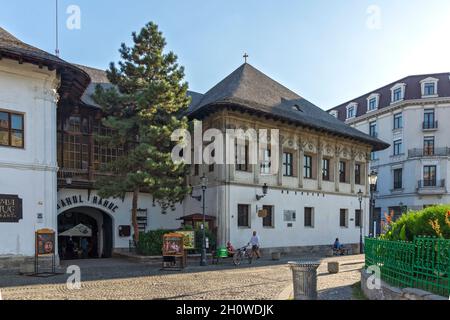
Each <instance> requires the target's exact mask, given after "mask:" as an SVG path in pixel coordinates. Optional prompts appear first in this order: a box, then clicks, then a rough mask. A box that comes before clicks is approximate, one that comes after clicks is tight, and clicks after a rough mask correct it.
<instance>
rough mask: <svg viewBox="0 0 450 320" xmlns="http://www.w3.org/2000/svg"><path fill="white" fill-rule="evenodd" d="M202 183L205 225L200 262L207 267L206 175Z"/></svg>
mask: <svg viewBox="0 0 450 320" xmlns="http://www.w3.org/2000/svg"><path fill="white" fill-rule="evenodd" d="M201 181H202V192H203V195H202V201H203V204H202V211H203V225H202V233H203V235H202V256H201V260H200V265H201V266H207V265H208V263H207V261H206V231H205V229H206V216H205V192H206V187H207V185H208V178H207V177H206V175H205V174H203V176H202V177H201Z"/></svg>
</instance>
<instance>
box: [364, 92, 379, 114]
mask: <svg viewBox="0 0 450 320" xmlns="http://www.w3.org/2000/svg"><path fill="white" fill-rule="evenodd" d="M379 101H380V95H379V94H378V93H373V94H371V95H370V96H369V97H368V98H367V112H370V111H375V110H377V109H378V104H379Z"/></svg>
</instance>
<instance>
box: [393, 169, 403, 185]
mask: <svg viewBox="0 0 450 320" xmlns="http://www.w3.org/2000/svg"><path fill="white" fill-rule="evenodd" d="M402 188H403V169H395V170H394V190H395V189H402Z"/></svg>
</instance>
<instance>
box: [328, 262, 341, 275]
mask: <svg viewBox="0 0 450 320" xmlns="http://www.w3.org/2000/svg"><path fill="white" fill-rule="evenodd" d="M328 272H329V273H339V262H338V261H330V262H328Z"/></svg>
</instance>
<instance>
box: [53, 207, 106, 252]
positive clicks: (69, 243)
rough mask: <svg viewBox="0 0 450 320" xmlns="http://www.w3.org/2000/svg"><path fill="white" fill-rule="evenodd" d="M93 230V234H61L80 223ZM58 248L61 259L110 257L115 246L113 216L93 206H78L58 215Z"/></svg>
mask: <svg viewBox="0 0 450 320" xmlns="http://www.w3.org/2000/svg"><path fill="white" fill-rule="evenodd" d="M80 224H81V225H83V226H86V227H87V228H89V229H90V230H91V235H90V236H88V237H83V236H60V234H62V233H64V232H67V231H68V230H71V229H73V228H74V227H76V226H79V225H80ZM58 248H59V252H58V253H59V257H60V259H61V260H70V259H82V258H84V259H98V258H110V257H111V256H112V248H113V221H112V218H111V216H109V215H108V214H106V213H105V212H103V211H102V210H99V209H97V208H93V207H77V208H73V209H69V210H66V211H64V212H62V213H61V214H59V215H58Z"/></svg>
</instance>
